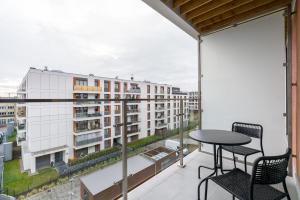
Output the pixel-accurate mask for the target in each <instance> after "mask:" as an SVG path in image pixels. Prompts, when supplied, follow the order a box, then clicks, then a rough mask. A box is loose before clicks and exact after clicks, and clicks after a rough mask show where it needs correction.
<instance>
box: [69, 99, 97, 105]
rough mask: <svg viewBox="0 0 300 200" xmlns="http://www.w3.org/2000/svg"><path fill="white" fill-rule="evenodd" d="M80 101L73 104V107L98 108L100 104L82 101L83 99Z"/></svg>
mask: <svg viewBox="0 0 300 200" xmlns="http://www.w3.org/2000/svg"><path fill="white" fill-rule="evenodd" d="M80 100H82V101H77V102H74V103H73V104H74V107H93V106H100V105H101V102H100V101H96V99H95V101H84V100H83V99H80Z"/></svg>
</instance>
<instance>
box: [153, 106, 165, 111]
mask: <svg viewBox="0 0 300 200" xmlns="http://www.w3.org/2000/svg"><path fill="white" fill-rule="evenodd" d="M165 109H166V108H165V107H163V106H161V107H158V106H157V107H155V110H157V111H160V110H165Z"/></svg>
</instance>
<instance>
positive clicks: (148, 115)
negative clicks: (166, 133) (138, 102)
mask: <svg viewBox="0 0 300 200" xmlns="http://www.w3.org/2000/svg"><path fill="white" fill-rule="evenodd" d="M147 119H148V120H150V112H148V114H147Z"/></svg>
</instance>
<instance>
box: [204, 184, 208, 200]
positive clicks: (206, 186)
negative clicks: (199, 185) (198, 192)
mask: <svg viewBox="0 0 300 200" xmlns="http://www.w3.org/2000/svg"><path fill="white" fill-rule="evenodd" d="M207 190H208V179H207V180H206V181H205V197H204V198H205V200H207Z"/></svg>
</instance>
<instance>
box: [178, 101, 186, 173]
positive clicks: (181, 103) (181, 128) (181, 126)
mask: <svg viewBox="0 0 300 200" xmlns="http://www.w3.org/2000/svg"><path fill="white" fill-rule="evenodd" d="M179 116H180V128H179V136H180V149H179V159H180V161H179V165H178V166H179V167H181V168H184V167H185V165H184V164H183V116H184V113H183V99H182V98H181V99H180V114H179Z"/></svg>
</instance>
